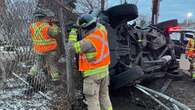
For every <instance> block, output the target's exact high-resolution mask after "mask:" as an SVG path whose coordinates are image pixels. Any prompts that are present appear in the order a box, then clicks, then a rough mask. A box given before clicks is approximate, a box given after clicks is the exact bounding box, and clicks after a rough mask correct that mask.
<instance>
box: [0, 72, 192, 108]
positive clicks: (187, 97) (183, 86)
mask: <svg viewBox="0 0 195 110" xmlns="http://www.w3.org/2000/svg"><path fill="white" fill-rule="evenodd" d="M166 81H167V79H166V78H164V79H160V80H156V81H153V82H152V84H149V85H147V86H149V87H150V88H153V89H156V90H161V88H162V87H163V85H164V83H165V82H166ZM7 82H8V86H9V87H7V88H5V89H3V90H0V96H1V97H0V110H1V109H5V110H12V109H13V110H15V109H21V110H23V109H29V108H34V109H40V110H47V109H57V110H69V108H70V103H69V101H68V100H67V98H66V94H65V92H64V88H63V87H61V86H58V87H57V86H56V87H55V88H54V89H55V91H52V90H49V91H48V92H47V93H46V94H47V95H48V96H51V97H52V98H53V101H48V100H46V99H45V98H43V97H42V96H41V95H40V94H35V95H34V96H33V97H32V98H27V97H24V95H23V94H22V91H23V90H25V86H24V84H22V83H19V82H20V81H19V80H16V79H9V80H7ZM15 82H18V83H15ZM194 85H195V83H194V82H192V81H191V80H190V78H189V77H188V76H186V75H185V77H184V78H182V79H181V80H177V81H172V82H171V84H170V85H169V86H168V89H167V90H166V91H165V92H164V93H165V94H167V95H169V96H172V97H173V98H175V99H177V100H179V101H181V102H182V103H184V104H186V105H188V106H189V107H190V108H192V110H195V94H194V91H195V88H194ZM131 89H132V88H131ZM132 91H134V90H132ZM79 92H80V91H77V93H78V94H76V96H80V93H79ZM134 92H136V93H137V94H134V95H138V94H139V92H137V91H134ZM120 93H122V94H123V95H121V96H119V95H117V96H116V95H112V103H113V108H114V110H130V109H131V110H152V109H146V108H144V105H143V104H139V103H134V102H133V101H132V100H133V99H132V97H131V93H128V92H125V93H124V92H123V91H119V92H118V94H120ZM59 96H60V97H59ZM139 96H140V95H139ZM134 100H135V99H134ZM136 100H141V101H143V100H145V102H147V101H148V102H147V103H153V102H152V101H151V100H149V99H148V100H147V98H142V97H139V98H136ZM150 101H151V102H150ZM147 103H146V105H147ZM136 104H137V105H136ZM151 105H152V104H151ZM81 106H82V105H81V104H80V103H77V104H76V105H75V109H74V110H83V108H82V107H81ZM153 110H155V109H153ZM158 110H161V109H158Z"/></svg>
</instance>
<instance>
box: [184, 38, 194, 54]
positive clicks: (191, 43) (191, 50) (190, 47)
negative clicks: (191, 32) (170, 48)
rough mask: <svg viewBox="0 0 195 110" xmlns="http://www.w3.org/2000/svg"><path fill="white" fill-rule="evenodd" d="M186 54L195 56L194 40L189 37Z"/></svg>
mask: <svg viewBox="0 0 195 110" xmlns="http://www.w3.org/2000/svg"><path fill="white" fill-rule="evenodd" d="M186 55H187V56H189V57H195V40H194V39H189V41H188V44H187V47H186Z"/></svg>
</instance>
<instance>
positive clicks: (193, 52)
mask: <svg viewBox="0 0 195 110" xmlns="http://www.w3.org/2000/svg"><path fill="white" fill-rule="evenodd" d="M186 55H187V56H188V57H189V58H190V60H191V68H192V69H191V77H192V80H193V81H195V39H194V38H193V37H192V38H190V39H189V41H188V44H187V46H186Z"/></svg>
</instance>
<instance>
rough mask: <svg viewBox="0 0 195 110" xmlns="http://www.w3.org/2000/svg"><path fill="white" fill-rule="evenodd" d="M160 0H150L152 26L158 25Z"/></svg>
mask: <svg viewBox="0 0 195 110" xmlns="http://www.w3.org/2000/svg"><path fill="white" fill-rule="evenodd" d="M159 7H160V0H152V24H157V23H158V17H159Z"/></svg>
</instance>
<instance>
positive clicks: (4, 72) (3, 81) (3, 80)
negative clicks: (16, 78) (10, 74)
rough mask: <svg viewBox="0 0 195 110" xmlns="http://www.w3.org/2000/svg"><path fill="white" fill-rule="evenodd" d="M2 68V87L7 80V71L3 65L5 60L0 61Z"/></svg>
mask: <svg viewBox="0 0 195 110" xmlns="http://www.w3.org/2000/svg"><path fill="white" fill-rule="evenodd" d="M0 70H1V71H2V80H1V81H0V88H2V87H3V86H4V84H5V82H6V71H5V67H4V66H3V61H1V62H0Z"/></svg>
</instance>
